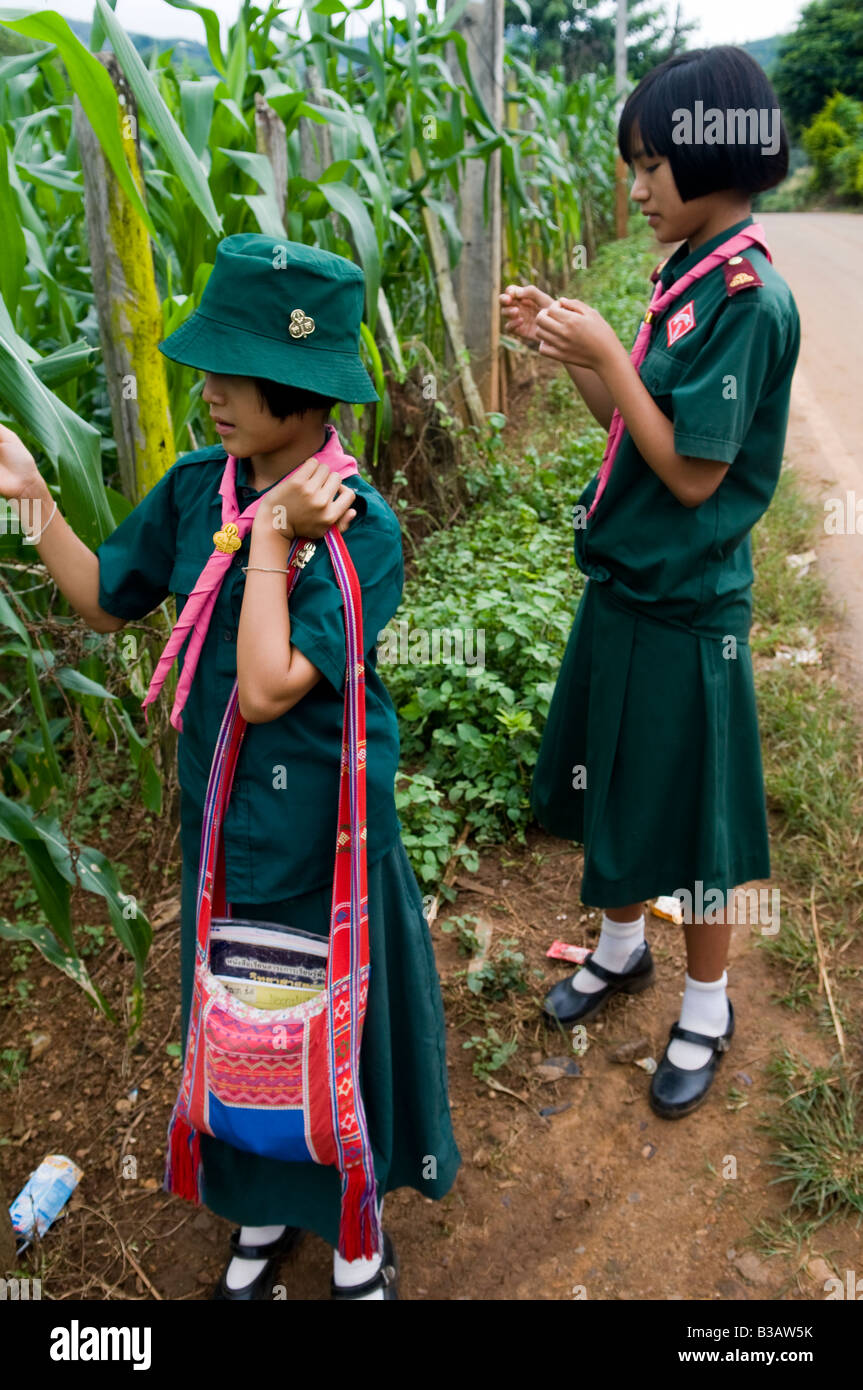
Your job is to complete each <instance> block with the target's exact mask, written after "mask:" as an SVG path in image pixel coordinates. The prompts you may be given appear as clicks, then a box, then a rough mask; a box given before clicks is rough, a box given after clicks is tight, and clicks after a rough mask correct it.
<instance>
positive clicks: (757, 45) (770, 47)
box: [739, 34, 785, 77]
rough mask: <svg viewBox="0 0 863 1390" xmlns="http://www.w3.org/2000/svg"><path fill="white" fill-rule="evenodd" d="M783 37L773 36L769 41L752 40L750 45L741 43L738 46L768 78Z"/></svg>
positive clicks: (781, 35) (782, 35)
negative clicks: (759, 66) (759, 65)
mask: <svg viewBox="0 0 863 1390" xmlns="http://www.w3.org/2000/svg"><path fill="white" fill-rule="evenodd" d="M784 37H785V35H784V34H774V35H773V37H772V38H770V39H752V41H751V42H750V43H742V44H740V45H739V46H740V48H745V50H746V52H747V53H748V54H750V56H751V57H753V58H754V59H755V61H756V63H760V64H761V66H762V67H763V69H764V71H765V72H766V73H767V76H768V77H769V76H770V69H771V68H772V66H773V64H774V63H775V62H776V56H777V54H778V52H779V45H780V43H781V42H782V40H783V38H784Z"/></svg>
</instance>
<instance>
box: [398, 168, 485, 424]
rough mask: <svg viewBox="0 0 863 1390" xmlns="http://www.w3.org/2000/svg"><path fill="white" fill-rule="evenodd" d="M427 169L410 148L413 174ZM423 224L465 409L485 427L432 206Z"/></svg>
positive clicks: (417, 176) (426, 210)
mask: <svg viewBox="0 0 863 1390" xmlns="http://www.w3.org/2000/svg"><path fill="white" fill-rule="evenodd" d="M423 173H424V170H423V165H422V160H421V159H420V157H419V153H418V152H417V150H416V149H415V148H414V149H412V150H411V176H412V178H414V179H416V180H417V181H419V180H420V179H421V178H422V176H423ZM422 214H423V223H424V225H425V229H426V236H427V237H428V243H429V252H430V255H431V262H432V266H433V268H434V273H435V280H436V282H437V292H438V299H439V301H440V307H441V313H442V314H443V321H444V326H445V328H446V332H447V338H448V341H449V344H450V346H451V348H452V351H453V355H454V357H455V360H456V370H457V372H458V379H459V383H460V385H461V389H462V394H463V395H464V402H465V409H466V411H467V415H468V418H469V420H470V423H471V424H472V425H476V426H477V428H479V429H483V428H484V426H485V407H484V405H483V403H482V397H481V396H480V394H479V391H478V390H477V388H476V382H475V381H474V379H473V374H472V372H471V369H470V364H469V362H468V361H467V355H466V354H467V349H466V346H465V340H464V333H463V332H462V326H461V315H460V314H459V310H458V303H457V301H456V297H455V291H454V290H453V286H452V280H451V279H450V273H449V258H448V256H447V251H446V246H445V244H444V238H443V233H442V232H441V229H440V227H439V226H438V221H437V218H436V217H435V215H434V213H433V212H432V211H431V209H430V208H427V207H425V206H424V207H423V210H422Z"/></svg>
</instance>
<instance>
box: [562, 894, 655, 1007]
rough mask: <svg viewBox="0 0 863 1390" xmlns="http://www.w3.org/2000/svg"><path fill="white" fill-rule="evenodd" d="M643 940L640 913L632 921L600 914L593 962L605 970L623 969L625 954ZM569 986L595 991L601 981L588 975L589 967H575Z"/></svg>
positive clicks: (583, 990)
mask: <svg viewBox="0 0 863 1390" xmlns="http://www.w3.org/2000/svg"><path fill="white" fill-rule="evenodd" d="M643 940H644V914H643V913H642V915H641V916H640V917H638V918H637V919H636V920H635V921H634V922H612V920H611V918H610V917H606V915H605V913H603V914H602V929H601V931H600V933H599V941H598V942H597V944H596V948H595V950H594V952H593V958H594V960H595V961H596V963H597V965H604V966H605V968H606V970H623V969H624V967H625V965H626V962H627V961H628V960H629V957H630V956H631V955H632V953H633V951H635V950H636V949H637V948H638V947H639V946H640V945H641V943H642V942H643ZM570 983H571V985H572V987H573V989H577V990H578V991H579V993H580V994H596V993H597V991H598V990H600V989H604V988H605V981H604V980H600V979H599V978H598V977H597V976H596V975H592V974H591V972H590V971H589V970H579V971H577V973H576V974H575V975H574V976H573V978H572V980H571V981H570Z"/></svg>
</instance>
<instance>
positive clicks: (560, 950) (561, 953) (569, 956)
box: [545, 941, 590, 965]
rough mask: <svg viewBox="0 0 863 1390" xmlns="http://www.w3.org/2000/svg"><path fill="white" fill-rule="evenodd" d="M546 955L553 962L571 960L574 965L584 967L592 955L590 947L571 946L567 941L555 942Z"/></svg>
mask: <svg viewBox="0 0 863 1390" xmlns="http://www.w3.org/2000/svg"><path fill="white" fill-rule="evenodd" d="M545 954H546V955H547V956H551V957H552V959H553V960H571V961H572V962H573V964H574V965H583V964H584V962H585V960H586V959H587V957H588V956H589V955H590V947H589V946H569V945H568V944H567V943H566V942H565V941H553V942H552V943H551V945H550V947H549V948H548V950H547V951H546V953H545Z"/></svg>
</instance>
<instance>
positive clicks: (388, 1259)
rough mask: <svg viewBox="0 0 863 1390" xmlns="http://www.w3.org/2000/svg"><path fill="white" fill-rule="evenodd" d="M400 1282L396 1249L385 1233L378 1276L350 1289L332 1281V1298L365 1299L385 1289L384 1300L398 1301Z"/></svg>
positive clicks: (375, 1275) (374, 1275) (373, 1276)
mask: <svg viewBox="0 0 863 1390" xmlns="http://www.w3.org/2000/svg"><path fill="white" fill-rule="evenodd" d="M398 1280H399V1262H398V1259H397V1257H396V1252H395V1247H394V1246H393V1243H392V1241H391V1240H390V1238H389V1236H388V1235H387V1233H386V1231H384V1257H383V1259H382V1261H381V1267H380V1269H379V1270H378V1272H377V1274H373V1275H372V1277H371V1279H367V1280H366V1281H365V1283H364V1284H355V1285H354V1287H353V1288H350V1289H345V1288H340V1287H339V1285H338V1284H337V1283H336V1281H335V1279H331V1280H330V1297H331V1298H336V1299H342V1298H364V1297H365V1295H366V1294H367V1293H376V1292H377V1290H378V1289H383V1291H384V1299H393V1298H394V1299H396V1300H398V1297H399V1294H398Z"/></svg>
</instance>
